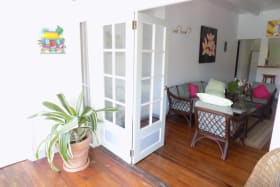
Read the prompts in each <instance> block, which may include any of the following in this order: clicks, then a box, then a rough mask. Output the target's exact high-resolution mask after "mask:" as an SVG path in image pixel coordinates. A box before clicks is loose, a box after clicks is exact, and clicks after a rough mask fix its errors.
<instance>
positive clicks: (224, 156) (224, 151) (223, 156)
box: [222, 141, 228, 160]
mask: <svg viewBox="0 0 280 187" xmlns="http://www.w3.org/2000/svg"><path fill="white" fill-rule="evenodd" d="M227 152H228V141H226V142H225V145H224V150H223V152H222V160H225V159H226V158H227Z"/></svg>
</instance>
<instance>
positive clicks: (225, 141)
mask: <svg viewBox="0 0 280 187" xmlns="http://www.w3.org/2000/svg"><path fill="white" fill-rule="evenodd" d="M247 122H248V121H247V116H246V115H245V114H244V115H239V116H233V114H228V113H224V112H221V111H217V110H214V109H213V110H212V109H209V108H203V107H198V106H195V133H194V136H193V139H192V143H191V147H195V145H196V143H197V142H198V141H200V140H201V139H204V138H206V139H210V140H213V141H214V142H216V143H217V145H218V147H219V149H220V151H221V159H222V160H225V159H226V158H227V153H228V147H229V141H230V138H231V137H236V136H240V139H241V142H242V144H244V142H243V140H244V135H245V131H244V129H245V127H246V125H247Z"/></svg>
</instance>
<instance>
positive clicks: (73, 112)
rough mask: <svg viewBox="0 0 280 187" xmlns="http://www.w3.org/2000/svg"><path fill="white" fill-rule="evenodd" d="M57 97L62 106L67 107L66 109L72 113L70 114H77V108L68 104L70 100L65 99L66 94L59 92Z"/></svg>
mask: <svg viewBox="0 0 280 187" xmlns="http://www.w3.org/2000/svg"><path fill="white" fill-rule="evenodd" d="M57 97H58V99H59V101H60V103H61V104H62V106H63V107H64V108H65V110H66V111H67V112H68V113H69V114H70V115H77V113H76V111H75V109H74V108H73V107H72V106H71V105H69V104H68V102H67V101H66V99H65V96H64V95H63V94H57Z"/></svg>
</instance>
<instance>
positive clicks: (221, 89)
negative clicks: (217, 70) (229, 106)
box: [205, 79, 226, 97]
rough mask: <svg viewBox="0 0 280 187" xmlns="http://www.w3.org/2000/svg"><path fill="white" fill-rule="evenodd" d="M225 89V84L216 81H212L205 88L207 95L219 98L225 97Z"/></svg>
mask: <svg viewBox="0 0 280 187" xmlns="http://www.w3.org/2000/svg"><path fill="white" fill-rule="evenodd" d="M225 89H226V84H225V83H223V82H221V81H218V80H215V79H210V80H209V82H208V84H207V86H206V88H205V93H208V94H211V95H216V96H219V97H225Z"/></svg>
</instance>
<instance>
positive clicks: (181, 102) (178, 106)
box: [166, 87, 193, 127]
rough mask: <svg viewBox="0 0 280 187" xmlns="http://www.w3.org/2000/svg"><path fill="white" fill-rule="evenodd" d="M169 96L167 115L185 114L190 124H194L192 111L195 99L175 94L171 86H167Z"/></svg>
mask: <svg viewBox="0 0 280 187" xmlns="http://www.w3.org/2000/svg"><path fill="white" fill-rule="evenodd" d="M166 91H167V97H168V102H169V110H168V113H167V117H170V116H172V115H180V116H183V117H184V119H185V120H186V122H187V124H189V126H190V127H191V126H192V121H193V120H192V111H193V99H190V98H183V97H179V96H176V95H175V94H173V93H172V92H171V91H170V89H169V88H167V87H166Z"/></svg>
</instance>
